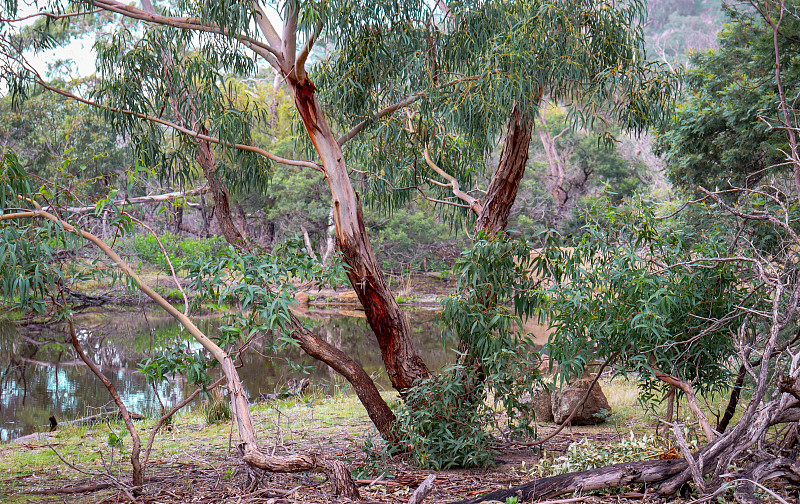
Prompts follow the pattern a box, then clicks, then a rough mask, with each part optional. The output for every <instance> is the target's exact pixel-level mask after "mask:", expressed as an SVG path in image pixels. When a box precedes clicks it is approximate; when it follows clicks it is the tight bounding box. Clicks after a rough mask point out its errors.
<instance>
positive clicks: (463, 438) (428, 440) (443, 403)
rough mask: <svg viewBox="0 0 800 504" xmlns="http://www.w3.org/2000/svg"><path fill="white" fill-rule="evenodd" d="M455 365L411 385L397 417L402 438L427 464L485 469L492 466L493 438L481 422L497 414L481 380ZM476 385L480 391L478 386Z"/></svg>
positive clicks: (430, 466) (428, 466)
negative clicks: (486, 397) (490, 403)
mask: <svg viewBox="0 0 800 504" xmlns="http://www.w3.org/2000/svg"><path fill="white" fill-rule="evenodd" d="M465 371H466V369H465V368H464V367H463V366H455V367H453V368H451V369H448V370H447V371H445V372H443V373H442V374H439V375H435V376H432V377H431V378H428V379H426V380H424V381H423V382H421V383H420V384H419V385H416V386H415V387H413V388H411V389H410V390H409V392H408V395H407V396H406V403H405V404H404V405H403V406H402V408H401V410H400V412H399V415H398V426H399V430H400V439H401V442H402V444H403V445H404V446H406V447H407V449H408V451H409V452H410V453H411V456H412V457H413V458H414V462H415V463H416V464H417V465H418V466H420V467H423V468H426V469H433V470H440V469H449V468H452V467H487V466H491V465H493V464H494V456H493V455H492V452H491V450H490V448H489V444H490V443H491V441H492V439H493V437H492V436H491V435H490V434H489V433H488V432H486V431H484V429H483V426H484V425H486V423H487V418H491V416H492V414H493V412H492V411H490V410H489V408H488V407H487V406H486V404H485V402H484V397H485V392H484V385H483V383H476V382H475V380H473V379H472V377H471V376H469V375H468V374H467V373H466V372H465ZM476 389H477V390H476Z"/></svg>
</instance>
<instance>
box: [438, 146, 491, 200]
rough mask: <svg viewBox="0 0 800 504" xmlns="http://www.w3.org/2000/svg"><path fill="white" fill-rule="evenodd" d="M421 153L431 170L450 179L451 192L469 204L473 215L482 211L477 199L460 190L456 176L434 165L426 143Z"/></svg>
mask: <svg viewBox="0 0 800 504" xmlns="http://www.w3.org/2000/svg"><path fill="white" fill-rule="evenodd" d="M423 155H424V156H425V162H426V163H427V164H428V166H430V167H431V169H432V170H433V171H435V172H436V173H438V174H439V175H441V176H442V177H444V178H445V179H447V180H449V181H450V184H449V185H450V187H452V188H453V194H454V195H455V196H456V197H457V198H458V199H460V200H462V201H464V202H466V203H467V204H468V205H469V209H470V210H472V211H473V212H474V213H475V215H480V214H481V212H482V211H483V206H482V205H481V202H480V200H477V199H475V198H473V197H472V196H470V195H469V194H467V193H465V192H464V191H462V190H461V188H460V186H459V184H458V180H456V178H455V177H454V176H452V175H450V174H449V173H447V172H446V171H444V170H442V169H441V168H439V167H438V166H437V165H436V163H434V162H433V160H431V156H430V152H428V145H427V144H426V145H425V151H424V152H423Z"/></svg>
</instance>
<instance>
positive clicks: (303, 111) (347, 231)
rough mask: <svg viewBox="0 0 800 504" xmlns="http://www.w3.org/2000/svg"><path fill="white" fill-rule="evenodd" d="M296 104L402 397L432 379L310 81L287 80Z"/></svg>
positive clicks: (351, 269) (347, 258)
mask: <svg viewBox="0 0 800 504" xmlns="http://www.w3.org/2000/svg"><path fill="white" fill-rule="evenodd" d="M287 83H288V84H289V89H290V91H291V93H292V96H293V98H294V102H295V105H296V107H297V110H298V112H299V114H300V118H301V120H302V121H303V125H304V126H305V128H306V131H307V133H308V136H309V138H310V139H311V141H312V143H313V144H314V147H315V148H316V151H317V154H318V155H319V157H320V160H321V161H322V167H323V170H324V173H325V179H326V180H327V182H328V186H329V187H330V191H331V196H332V200H333V219H334V225H335V227H336V244H337V246H338V248H339V250H340V251H341V252H342V255H343V258H344V262H345V263H346V264H347V266H348V268H347V276H348V278H349V280H350V283H351V284H352V286H353V289H354V290H355V292H356V294H357V295H358V299H359V301H361V304H362V306H363V307H364V311H365V313H366V317H367V321H368V323H369V325H370V327H371V328H372V330H373V331H374V333H375V336H376V338H377V340H378V345H379V346H380V349H381V356H382V358H383V363H384V365H385V367H386V371H387V374H388V376H389V379H390V380H391V382H392V385H393V386H394V388H395V389H397V390H398V391H399V392H400V393H401V394H404V393H405V392H406V391H407V390H408V389H409V388H410V387H412V386H413V385H415V384H416V383H418V382H419V381H420V380H422V379H424V378H426V377H428V376H429V375H430V373H429V371H428V368H427V366H425V363H424V362H423V361H422V359H421V358H420V357H419V355H418V353H417V350H416V348H415V347H414V344H413V341H412V340H411V334H410V330H409V325H408V320H407V319H406V316H405V314H404V313H403V312H402V311H401V310H400V305H398V303H397V301H396V300H395V298H394V296H393V295H392V292H391V290H390V289H389V286H388V284H387V283H386V279H385V277H384V275H383V271H382V270H381V267H380V265H379V264H378V262H377V261H376V259H375V254H374V253H373V251H372V246H371V245H370V243H369V240H368V239H367V235H366V231H365V229H364V218H363V215H362V213H361V203H360V201H359V199H358V197H357V195H356V193H355V191H354V190H353V186H352V184H351V183H350V176H349V174H348V173H347V167H346V166H345V162H344V158H343V156H342V150H341V147H340V146H339V143H338V142H337V140H336V137H334V135H333V133H332V132H331V130H330V128H329V127H328V124H327V122H326V121H325V118H324V116H323V113H322V110H321V108H320V106H319V103H318V102H317V100H316V98H315V96H314V91H315V88H314V85H313V84H311V83H310V82H308V81H304V82H296V81H294V80H292V79H287Z"/></svg>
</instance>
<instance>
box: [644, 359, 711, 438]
mask: <svg viewBox="0 0 800 504" xmlns="http://www.w3.org/2000/svg"><path fill="white" fill-rule="evenodd" d="M653 372H654V373H655V375H656V378H658V379H659V380H661V381H663V382H664V383H668V384H670V385H672V386H673V387H675V388H678V389H680V390H681V392H683V393H684V394H686V402H688V403H689V409H690V410H692V413H694V416H696V417H697V421H698V422H700V428H701V429H703V434H705V436H706V439H708V442H709V443H710V442H712V441H714V440H715V439H717V435H716V434H715V433H714V429H712V428H711V424H710V423H709V422H708V418H706V415H705V414H704V413H703V412H702V410H700V405H699V404H698V403H697V396H695V394H694V389H692V386H691V385H690V384H689V383H688V382H686V381H684V380H681V379H680V378H676V377H674V376H672V375H668V374H666V373H662V372H661V371H659V370H658V369H653Z"/></svg>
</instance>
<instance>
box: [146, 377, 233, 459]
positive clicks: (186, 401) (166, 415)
mask: <svg viewBox="0 0 800 504" xmlns="http://www.w3.org/2000/svg"><path fill="white" fill-rule="evenodd" d="M223 381H225V377H224V376H220V377H219V378H217V380H216V381H215V382H214V383H212V384H211V385H209V386H207V387H206V390H213V389H214V388H216V387H217V386H218V385H219V384H221V383H222V382H223ZM202 391H203V387H197V388H196V389H195V390H194V392H192V393H191V394H189V395H188V396H186V398H184V399H183V400H182V401H180V402H179V403H178V404H176V405H175V406H173V407H172V409H170V410H169V411H167V412H166V413H164V414H163V415H161V418H159V419H158V421H157V422H156V423H155V425H154V426H153V428H152V429H151V430H150V437H148V439H147V446H146V447H145V449H144V455H143V456H142V466H146V465H147V462H148V460H150V451H151V450H152V449H153V442H154V441H155V438H156V434H157V433H158V431H159V429H161V426H162V425H164V422H166V421H167V419H168V418H170V417H171V416H172V415H174V414H175V413H177V412H178V411H180V410H181V409H182V408H183V407H184V406H186V405H187V404H189V403H190V402H192V401H193V400H194V398H195V397H197V396H198V394H200V392H202Z"/></svg>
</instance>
